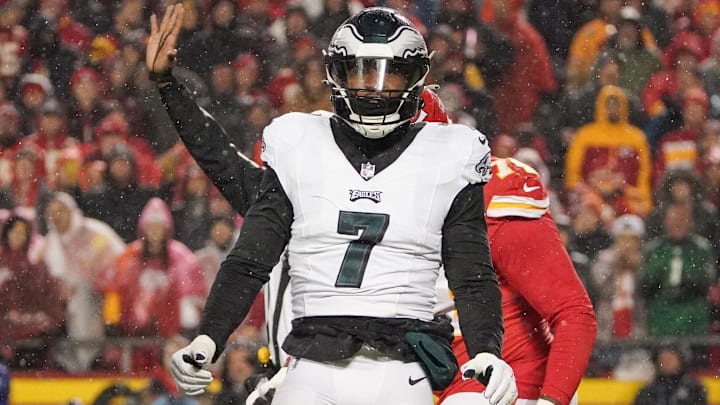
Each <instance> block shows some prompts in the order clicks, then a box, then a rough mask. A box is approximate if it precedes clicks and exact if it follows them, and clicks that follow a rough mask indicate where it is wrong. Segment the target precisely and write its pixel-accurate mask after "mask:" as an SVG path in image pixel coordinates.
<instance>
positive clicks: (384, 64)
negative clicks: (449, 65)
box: [323, 7, 430, 138]
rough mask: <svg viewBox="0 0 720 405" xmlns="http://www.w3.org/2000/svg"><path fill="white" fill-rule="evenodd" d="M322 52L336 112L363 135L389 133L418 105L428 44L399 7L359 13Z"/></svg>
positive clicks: (407, 118) (406, 120)
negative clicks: (399, 11)
mask: <svg viewBox="0 0 720 405" xmlns="http://www.w3.org/2000/svg"><path fill="white" fill-rule="evenodd" d="M323 54H324V56H325V67H326V75H327V79H326V84H328V85H329V86H330V87H331V88H332V97H331V101H332V103H333V107H334V110H335V114H336V115H338V116H339V117H340V118H342V119H343V120H345V121H346V122H347V123H348V124H350V125H351V126H352V127H353V128H354V129H356V130H357V131H358V132H359V133H361V134H362V135H364V136H366V137H369V138H375V137H378V138H379V137H382V136H385V135H387V134H388V133H390V132H392V130H394V129H395V128H397V127H398V126H400V125H402V124H404V123H407V122H409V121H410V120H411V119H412V118H413V117H414V116H415V114H416V113H417V111H418V109H419V108H420V99H421V97H420V93H421V91H422V88H423V85H424V81H425V77H426V76H427V74H428V70H429V66H430V59H429V56H428V51H427V45H426V44H425V40H424V39H423V37H422V35H421V34H420V33H419V31H418V30H417V28H416V27H415V26H414V25H413V24H412V23H411V22H410V21H409V20H407V19H406V18H405V17H403V16H402V15H400V14H399V13H398V12H397V11H395V10H392V9H388V8H382V7H373V8H368V9H365V10H363V11H361V12H359V13H357V14H355V15H354V16H352V17H350V18H349V19H348V20H346V21H345V22H344V23H343V24H342V25H341V26H340V27H339V28H338V29H337V30H336V31H335V34H334V35H333V37H332V40H331V41H330V45H329V46H328V49H327V51H325V52H323Z"/></svg>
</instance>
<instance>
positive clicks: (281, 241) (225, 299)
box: [198, 169, 293, 361]
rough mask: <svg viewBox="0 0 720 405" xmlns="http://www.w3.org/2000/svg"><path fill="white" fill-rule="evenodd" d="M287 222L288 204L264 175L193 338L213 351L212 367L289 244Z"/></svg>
mask: <svg viewBox="0 0 720 405" xmlns="http://www.w3.org/2000/svg"><path fill="white" fill-rule="evenodd" d="M292 221H293V208H292V204H291V203H290V200H289V199H288V197H287V195H286V194H285V191H284V190H283V188H282V185H281V184H280V181H279V180H278V177H277V174H276V173H275V171H274V170H272V169H268V170H267V171H266V172H265V175H264V176H263V179H262V184H261V185H260V192H259V196H258V200H257V202H256V203H255V204H253V205H252V206H251V207H250V209H249V210H248V212H247V214H246V215H245V220H244V222H243V226H242V227H241V228H240V236H239V237H238V240H237V243H235V246H234V247H233V249H232V250H231V251H230V253H229V254H228V256H227V258H226V259H225V261H224V262H223V263H222V265H221V266H220V271H219V272H218V275H217V277H216V278H215V282H213V285H212V288H211V289H210V295H209V296H208V299H207V302H206V303H205V309H204V310H203V316H202V320H201V321H200V328H199V330H198V333H199V334H203V335H208V336H210V338H211V339H212V340H213V341H214V342H215V344H216V345H217V350H216V351H215V358H214V359H213V361H215V360H216V359H217V356H219V355H220V353H221V352H222V350H223V348H224V345H225V341H226V340H227V338H228V337H229V336H230V334H231V333H232V332H233V331H234V330H235V328H236V327H237V326H238V325H239V324H240V322H242V320H243V319H245V316H246V315H247V313H248V312H249V311H250V307H251V306H252V304H253V301H254V300H255V296H257V293H258V291H260V288H261V287H262V285H263V284H264V283H265V282H267V281H268V279H269V277H270V271H271V270H272V268H273V266H275V264H276V263H277V262H278V260H279V259H280V256H281V255H282V252H283V250H284V249H285V245H286V244H287V243H288V241H289V240H290V227H291V225H292Z"/></svg>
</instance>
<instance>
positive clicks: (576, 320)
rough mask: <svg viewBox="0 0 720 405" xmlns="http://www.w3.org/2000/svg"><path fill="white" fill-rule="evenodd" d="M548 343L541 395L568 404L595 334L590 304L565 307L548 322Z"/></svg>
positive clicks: (578, 381) (581, 375) (583, 372)
mask: <svg viewBox="0 0 720 405" xmlns="http://www.w3.org/2000/svg"><path fill="white" fill-rule="evenodd" d="M551 328H552V331H553V341H552V344H551V345H550V353H549V355H548V361H547V365H546V367H545V380H544V381H543V386H542V390H541V391H540V395H541V396H546V397H549V398H552V399H553V400H555V401H556V402H557V403H559V404H568V403H569V402H570V399H571V398H572V396H573V395H574V393H575V391H577V388H578V386H579V385H580V381H581V380H582V377H583V376H584V374H585V369H586V368H587V365H588V362H589V361H590V354H591V353H592V348H593V345H594V344H595V338H596V335H597V326H596V323H595V315H594V313H593V311H592V307H590V306H589V305H586V304H584V303H583V304H581V305H577V306H575V307H566V309H565V310H564V313H561V314H559V315H558V317H557V318H556V319H555V320H554V321H553V323H552V325H551Z"/></svg>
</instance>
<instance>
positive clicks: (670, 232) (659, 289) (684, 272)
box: [640, 203, 715, 337]
mask: <svg viewBox="0 0 720 405" xmlns="http://www.w3.org/2000/svg"><path fill="white" fill-rule="evenodd" d="M693 227H694V223H693V218H692V211H691V209H690V207H688V206H687V205H685V204H682V203H673V204H671V205H670V206H669V207H667V209H666V211H665V215H664V228H665V233H664V234H662V235H660V236H658V237H657V238H655V239H653V240H652V241H650V242H649V243H648V244H647V245H646V246H645V247H644V251H643V263H642V267H641V275H640V287H641V290H642V295H643V297H644V298H645V300H646V303H647V321H646V325H647V333H648V335H649V336H660V337H667V336H688V335H690V336H703V335H706V334H707V333H708V332H709V315H710V314H709V312H710V311H709V310H708V302H707V299H706V297H707V294H708V290H709V288H710V286H711V284H712V283H713V282H714V281H715V258H714V255H713V252H712V249H711V245H710V242H709V241H708V240H707V239H705V238H703V237H701V236H698V235H697V234H695V233H694V231H693Z"/></svg>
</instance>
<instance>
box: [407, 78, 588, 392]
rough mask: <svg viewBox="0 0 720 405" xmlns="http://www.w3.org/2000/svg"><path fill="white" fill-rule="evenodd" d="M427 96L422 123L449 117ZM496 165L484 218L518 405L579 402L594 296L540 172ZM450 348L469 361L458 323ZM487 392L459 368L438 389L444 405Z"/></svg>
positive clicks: (512, 163)
mask: <svg viewBox="0 0 720 405" xmlns="http://www.w3.org/2000/svg"><path fill="white" fill-rule="evenodd" d="M423 102H424V106H423V109H422V110H421V112H420V113H418V116H417V117H416V118H417V119H418V121H421V120H422V121H433V122H448V121H449V118H448V116H447V113H446V112H445V109H444V108H443V106H442V103H441V101H440V99H439V98H438V97H437V95H436V94H435V93H433V92H432V91H429V90H426V91H425V92H424V93H423ZM492 169H493V176H492V178H491V179H490V182H489V183H488V184H487V185H485V207H486V217H487V218H486V219H487V224H488V237H489V239H490V252H491V255H492V260H493V265H494V267H495V272H496V273H497V274H498V282H499V283H500V289H501V292H502V303H503V321H504V322H503V323H504V325H505V338H504V342H503V352H502V357H503V359H504V360H505V361H506V362H507V363H508V364H510V366H511V367H512V369H513V371H514V372H515V378H516V381H517V386H518V390H519V396H518V400H517V401H516V404H517V405H531V404H537V405H550V404H561V405H565V404H570V403H577V399H576V397H575V391H576V390H577V387H578V385H579V384H580V380H581V378H582V376H583V374H584V372H585V368H586V367H587V363H588V360H589V358H590V353H591V351H592V347H593V345H594V343H595V335H596V331H597V326H596V323H595V314H594V312H593V308H592V304H591V303H590V298H589V297H588V295H587V292H586V291H585V288H584V287H583V285H582V283H581V282H580V279H579V278H578V276H577V274H576V272H575V268H574V267H573V265H572V262H571V261H570V258H569V257H568V254H567V252H566V250H565V246H564V245H563V244H562V241H561V240H560V236H559V234H558V231H557V227H556V225H555V221H554V220H553V218H552V216H551V215H550V212H549V210H548V207H549V202H548V195H547V192H546V191H545V188H544V187H543V185H542V183H541V182H540V176H539V174H538V173H537V172H536V171H535V169H533V168H532V167H530V166H528V165H526V164H524V163H522V162H519V161H517V160H515V159H499V158H495V157H493V160H492ZM447 298H449V297H447ZM442 301H443V300H442V299H441V302H440V304H439V305H438V307H442ZM445 302H450V300H445ZM453 351H454V352H455V355H456V356H457V359H458V364H465V363H466V362H467V361H468V360H469V358H468V355H467V352H466V350H465V343H464V342H463V340H462V337H461V336H460V335H459V329H458V328H456V338H455V341H454V342H453ZM483 390H484V386H483V385H482V384H480V383H479V382H477V381H476V380H474V379H467V380H465V379H463V378H462V376H461V374H460V373H458V375H456V376H455V380H454V381H453V382H452V384H451V385H450V386H449V387H448V388H447V389H446V390H445V391H443V392H441V393H439V399H440V404H443V405H481V404H487V403H488V402H487V399H485V397H484V396H483V395H482V392H483Z"/></svg>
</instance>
